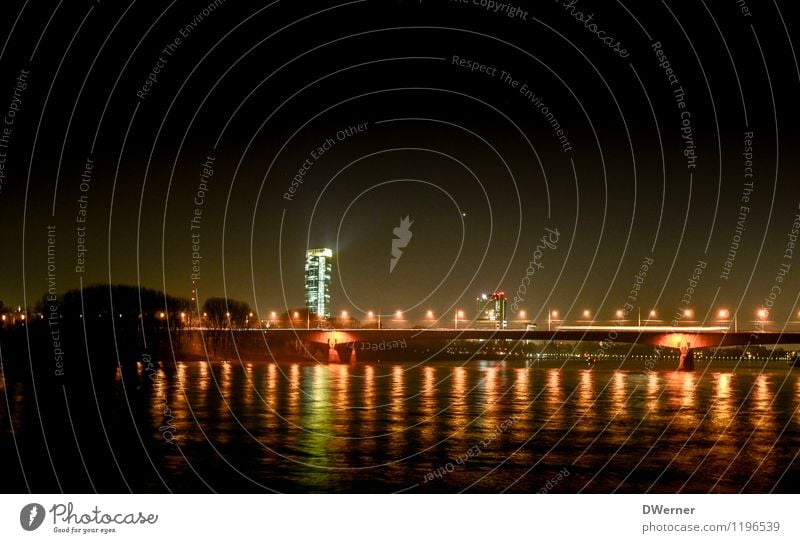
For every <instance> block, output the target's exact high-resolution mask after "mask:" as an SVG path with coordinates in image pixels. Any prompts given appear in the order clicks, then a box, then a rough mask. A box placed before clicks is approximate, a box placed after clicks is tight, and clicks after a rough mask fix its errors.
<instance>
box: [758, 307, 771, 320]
mask: <svg viewBox="0 0 800 543" xmlns="http://www.w3.org/2000/svg"><path fill="white" fill-rule="evenodd" d="M768 315H769V312H768V311H767V310H766V309H764V308H763V307H762V308H761V309H759V310H758V318H759V319H766V318H767V316H768Z"/></svg>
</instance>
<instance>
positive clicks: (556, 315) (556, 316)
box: [550, 311, 558, 319]
mask: <svg viewBox="0 0 800 543" xmlns="http://www.w3.org/2000/svg"><path fill="white" fill-rule="evenodd" d="M550 316H551V317H553V318H554V319H557V318H558V311H553V312H552V313H550Z"/></svg>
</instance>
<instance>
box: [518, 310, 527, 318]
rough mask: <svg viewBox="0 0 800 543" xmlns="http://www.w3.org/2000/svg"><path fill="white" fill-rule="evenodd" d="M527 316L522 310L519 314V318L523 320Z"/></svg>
mask: <svg viewBox="0 0 800 543" xmlns="http://www.w3.org/2000/svg"><path fill="white" fill-rule="evenodd" d="M527 316H528V313H527V312H526V311H525V310H524V309H523V310H522V311H520V312H519V318H521V319H524V318H525V317H527Z"/></svg>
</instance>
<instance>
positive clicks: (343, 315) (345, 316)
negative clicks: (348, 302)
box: [342, 311, 349, 319]
mask: <svg viewBox="0 0 800 543" xmlns="http://www.w3.org/2000/svg"><path fill="white" fill-rule="evenodd" d="M348 316H349V315H348V313H347V311H342V318H343V319H346V318H347V317H348Z"/></svg>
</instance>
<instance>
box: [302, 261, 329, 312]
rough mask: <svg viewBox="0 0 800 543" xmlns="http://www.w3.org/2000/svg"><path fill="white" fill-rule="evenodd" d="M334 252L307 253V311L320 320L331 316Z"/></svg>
mask: <svg viewBox="0 0 800 543" xmlns="http://www.w3.org/2000/svg"><path fill="white" fill-rule="evenodd" d="M332 270H333V251H332V250H331V249H309V250H308V251H306V265H305V273H306V283H305V286H306V309H307V310H308V312H309V314H310V315H312V316H314V317H316V318H318V319H329V318H330V316H331V272H332Z"/></svg>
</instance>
